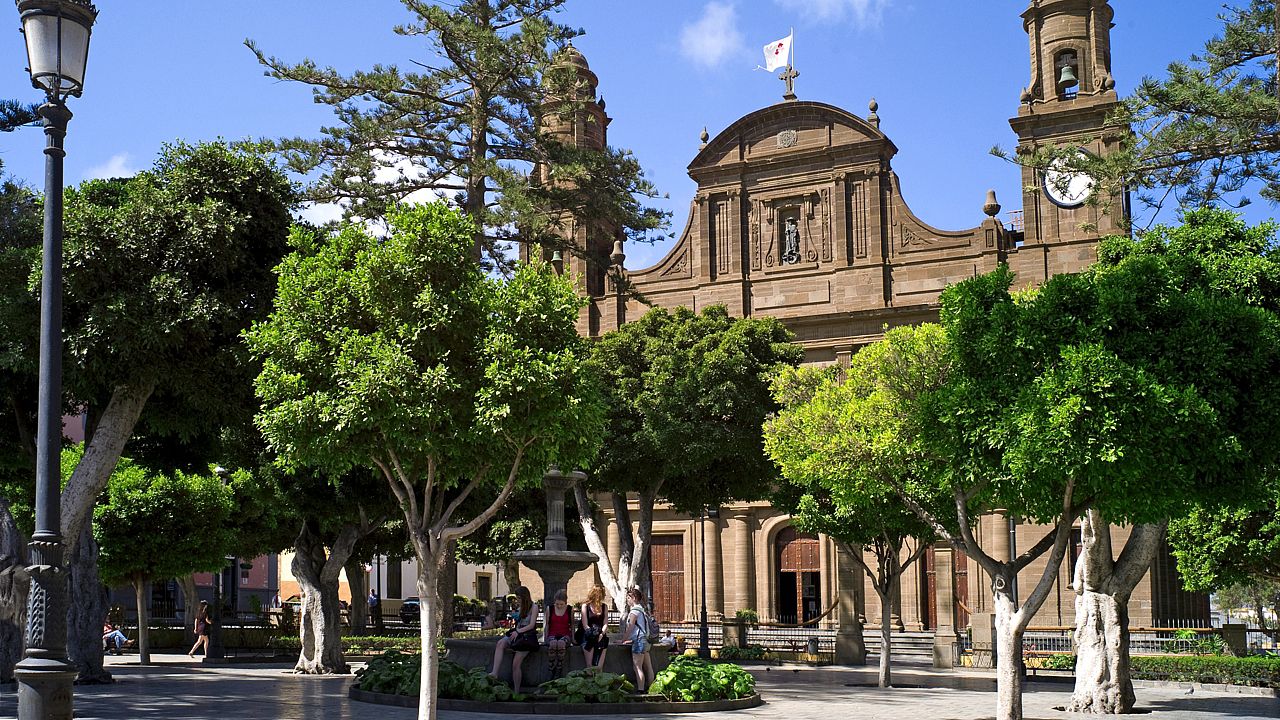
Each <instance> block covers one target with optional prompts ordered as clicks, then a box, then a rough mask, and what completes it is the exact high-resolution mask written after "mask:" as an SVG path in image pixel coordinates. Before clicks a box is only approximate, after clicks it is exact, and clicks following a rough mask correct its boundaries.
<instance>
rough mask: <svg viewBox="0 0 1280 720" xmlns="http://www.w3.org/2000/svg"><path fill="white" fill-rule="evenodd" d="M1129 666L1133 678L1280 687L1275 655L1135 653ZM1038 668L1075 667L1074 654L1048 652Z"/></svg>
mask: <svg viewBox="0 0 1280 720" xmlns="http://www.w3.org/2000/svg"><path fill="white" fill-rule="evenodd" d="M1129 665H1130V669H1131V671H1132V673H1133V679H1134V680H1170V681H1173V682H1198V683H1217V684H1222V685H1248V686H1252V687H1270V688H1280V656H1276V655H1253V656H1248V657H1233V656H1231V655H1134V656H1132V657H1130V658H1129ZM1039 667H1041V668H1044V669H1053V670H1073V669H1074V668H1075V656H1074V655H1070V654H1054V655H1046V656H1045V657H1044V658H1043V660H1042V662H1041V663H1040V664H1039Z"/></svg>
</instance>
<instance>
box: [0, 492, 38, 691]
mask: <svg viewBox="0 0 1280 720" xmlns="http://www.w3.org/2000/svg"><path fill="white" fill-rule="evenodd" d="M27 563H28V560H27V538H25V537H23V535H22V531H21V530H19V529H18V524H17V522H16V521H15V520H14V518H13V514H12V513H11V512H9V504H8V503H7V502H6V501H5V500H4V498H0V683H7V682H10V681H12V680H13V679H14V678H13V666H14V665H16V664H17V663H18V661H19V660H21V659H22V651H23V641H24V637H25V635H26V628H27V594H28V592H29V591H30V590H31V576H30V575H28V574H27Z"/></svg>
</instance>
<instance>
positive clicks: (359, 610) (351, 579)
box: [343, 557, 369, 635]
mask: <svg viewBox="0 0 1280 720" xmlns="http://www.w3.org/2000/svg"><path fill="white" fill-rule="evenodd" d="M343 569H344V570H346V572H347V587H348V588H350V589H351V604H350V605H349V606H348V607H347V620H348V622H349V623H350V625H351V634H352V635H367V634H368V633H369V588H367V587H366V585H367V584H368V583H366V582H365V580H366V579H367V578H366V576H365V573H364V563H363V562H361V561H360V559H359V558H356V557H352V558H350V559H348V560H347V564H346V566H345V567H344V568H343Z"/></svg>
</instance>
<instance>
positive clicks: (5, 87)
mask: <svg viewBox="0 0 1280 720" xmlns="http://www.w3.org/2000/svg"><path fill="white" fill-rule="evenodd" d="M97 5H98V7H99V10H100V15H99V19H98V23H97V25H96V27H95V29H94V34H93V45H92V49H91V51H90V61H89V70H88V77H87V80H86V91H85V95H84V97H83V98H80V99H78V100H73V101H72V110H73V111H74V112H75V113H76V117H75V119H74V120H72V124H71V128H70V132H69V135H68V138H67V150H68V157H67V166H66V177H67V180H68V182H71V183H74V182H79V181H81V180H84V179H86V178H89V177H98V176H113V175H121V174H128V173H131V172H133V171H136V170H139V169H142V168H145V167H147V166H149V165H150V163H151V161H152V159H153V158H154V157H155V154H156V152H157V150H158V149H159V147H160V145H161V144H162V143H164V142H167V141H172V140H174V139H179V138H181V139H186V140H202V139H211V138H216V137H225V138H229V139H239V138H244V137H262V136H285V135H314V134H316V133H317V131H318V129H319V128H320V127H321V125H323V124H325V123H327V122H329V121H330V116H329V114H328V111H327V110H326V108H324V107H323V106H317V105H315V104H314V103H312V102H311V97H310V93H309V91H308V90H307V89H305V88H303V87H300V86H296V85H291V84H282V83H279V82H277V81H274V80H272V79H270V78H266V77H263V75H262V70H261V68H260V67H259V66H258V65H257V63H256V61H255V60H254V58H253V56H252V54H250V52H249V51H248V50H247V49H246V48H245V47H244V46H243V44H242V43H243V41H244V39H245V38H253V39H254V40H256V41H257V42H258V44H259V45H260V46H261V47H262V48H263V49H264V50H266V51H267V52H268V53H270V54H274V55H278V56H280V57H283V58H286V59H302V58H304V57H311V58H313V59H315V60H316V61H317V62H319V63H321V64H326V65H333V66H335V67H337V68H338V69H340V70H352V69H357V68H367V67H369V66H371V65H372V64H374V63H388V64H391V63H396V64H406V65H407V64H409V61H410V60H413V59H423V60H425V59H429V50H428V49H427V48H425V47H424V46H422V45H421V44H420V43H419V42H417V41H414V40H409V39H405V38H400V37H398V36H396V35H394V34H393V33H392V32H391V27H392V26H393V25H394V24H395V23H397V22H400V21H402V20H404V19H406V18H407V15H406V12H405V10H404V8H403V6H402V5H401V4H400V2H399V1H398V0H359V1H358V2H356V1H352V0H252V1H250V0H219V1H218V2H194V1H191V0H185V1H179V2H174V1H173V0H163V1H162V0H98V2H97ZM1112 6H1113V7H1114V8H1115V11H1116V27H1115V29H1114V30H1113V31H1112V32H1113V35H1112V43H1113V48H1114V49H1113V60H1112V64H1113V71H1114V74H1115V77H1116V80H1117V83H1118V89H1119V90H1120V92H1121V93H1122V94H1123V93H1125V92H1127V91H1128V90H1129V89H1131V88H1132V87H1133V86H1134V85H1135V84H1136V83H1137V82H1138V81H1139V80H1140V79H1141V78H1142V77H1143V76H1144V75H1156V76H1158V75H1160V74H1162V71H1163V69H1164V67H1165V66H1166V65H1167V64H1168V62H1169V61H1170V60H1173V59H1179V58H1184V57H1186V56H1187V55H1189V54H1191V53H1192V52H1194V51H1196V50H1197V49H1199V48H1200V47H1201V46H1202V44H1203V42H1204V40H1205V39H1206V38H1207V37H1209V36H1210V35H1212V34H1213V33H1215V32H1216V30H1217V28H1218V23H1217V21H1216V20H1215V16H1216V14H1217V12H1218V11H1219V8H1220V2H1218V0H1113V2H1112ZM1025 7H1026V2H1025V0H736V1H734V0H712V1H710V2H707V1H705V0H570V2H569V3H568V4H567V8H566V11H565V12H564V13H562V14H561V15H560V17H561V19H562V21H563V22H566V23H568V24H570V25H573V26H575V27H581V28H583V29H584V30H586V35H585V36H584V37H582V38H579V39H578V40H577V41H576V43H575V44H576V45H577V46H578V48H579V49H580V50H581V51H582V52H583V53H584V54H585V55H586V57H587V58H588V60H589V62H590V63H591V66H592V69H593V70H595V71H596V73H597V74H598V75H599V77H600V92H601V94H602V95H604V97H605V98H606V100H607V103H608V112H609V114H610V115H611V116H612V117H613V124H612V125H611V126H610V128H609V132H610V141H611V143H612V144H613V145H615V146H619V147H626V148H630V149H631V150H633V151H634V152H635V153H636V155H637V157H638V158H639V159H640V161H641V162H642V163H643V164H644V166H645V168H646V170H647V171H648V173H649V176H650V178H651V179H652V180H653V181H654V182H655V184H656V185H657V186H658V188H659V189H660V190H661V191H662V192H664V193H667V194H669V196H670V198H669V199H668V200H664V201H661V203H660V204H661V205H663V206H664V207H666V208H667V209H670V210H671V211H672V212H673V213H674V216H673V218H672V226H673V230H678V229H679V228H682V227H683V226H684V222H685V219H686V215H687V211H688V203H689V200H690V199H691V197H692V195H693V191H694V185H693V183H692V181H690V180H689V177H688V175H687V173H686V170H685V168H686V166H687V165H688V163H689V161H690V160H692V159H693V156H694V154H695V153H696V152H697V149H698V142H699V140H698V136H699V133H701V131H702V128H703V127H704V126H705V127H707V129H708V131H709V132H710V133H711V135H712V136H714V135H715V134H716V133H717V132H719V131H720V130H722V129H723V128H725V127H727V126H728V125H729V124H730V123H732V122H733V121H734V120H736V119H737V118H739V117H741V116H742V115H745V114H747V113H749V112H751V111H753V110H756V109H758V108H761V107H764V106H766V105H769V104H772V103H774V102H778V101H780V100H781V96H782V90H783V87H782V83H781V82H780V81H778V80H776V79H774V78H773V77H772V76H770V75H769V74H767V73H764V72H761V71H759V70H754V69H753V68H754V67H755V66H756V65H757V64H759V63H760V62H761V59H762V58H761V47H762V46H763V45H764V44H765V43H767V42H770V41H772V40H776V39H777V38H780V37H782V36H785V35H786V34H787V33H788V31H789V30H790V29H791V28H794V29H795V51H796V68H797V70H799V71H800V78H799V79H798V80H797V81H796V92H797V94H798V95H799V96H800V98H801V99H804V100H819V101H822V102H827V103H831V104H833V105H838V106H840V107H844V108H846V109H848V110H850V111H852V112H855V113H857V114H860V115H865V114H866V112H867V101H868V100H869V99H871V98H872V97H875V98H876V99H877V101H878V102H879V104H880V109H879V115H880V117H881V129H882V130H883V131H884V132H885V133H887V134H888V135H889V137H890V138H891V139H892V140H893V141H894V143H895V144H896V145H897V146H898V148H899V153H898V155H897V157H896V158H895V159H894V169H895V170H896V171H897V173H898V175H899V176H900V177H901V179H902V187H903V192H904V194H905V196H906V199H907V202H908V203H909V204H910V205H911V206H912V209H913V210H914V211H915V212H916V213H917V214H918V215H919V216H920V217H921V219H923V220H924V221H925V222H928V223H930V224H932V225H935V226H937V227H940V228H947V229H962V228H968V227H972V226H975V225H977V224H978V223H979V222H980V221H981V219H982V211H981V207H982V203H983V200H984V194H985V192H986V190H987V189H988V188H994V189H995V190H996V191H997V193H998V195H999V198H1000V201H1001V203H1002V204H1003V205H1004V209H1005V211H1006V212H1007V211H1010V210H1017V209H1020V205H1021V189H1020V187H1019V179H1018V172H1017V169H1016V168H1014V167H1013V166H1011V165H1009V164H1008V163H1006V162H1005V161H1003V160H1000V159H997V158H995V157H992V156H991V155H990V154H988V150H989V149H990V148H991V146H993V145H997V144H999V145H1002V146H1004V147H1006V148H1009V147H1012V146H1013V144H1014V141H1015V138H1014V136H1013V133H1012V131H1011V130H1010V129H1009V125H1008V118H1009V117H1011V116H1012V115H1014V114H1015V113H1016V110H1017V102H1018V94H1019V90H1020V88H1021V87H1023V86H1024V85H1026V84H1027V82H1028V75H1029V72H1030V70H1029V60H1028V42H1027V36H1026V34H1025V33H1024V32H1023V29H1022V24H1021V19H1020V17H1019V15H1020V13H1021V12H1022V10H1023V9H1024V8H1025ZM4 13H8V15H7V16H6V17H8V18H9V21H10V23H11V27H13V28H16V27H17V25H18V18H17V13H16V10H14V9H13V8H12V6H11V5H10V6H9V7H8V9H5V8H0V15H3V14H4ZM24 67H25V52H24V50H23V48H22V36H21V35H20V34H19V33H18V32H13V31H11V32H6V33H2V34H0V96H2V97H12V98H18V99H22V98H26V99H31V100H35V99H38V98H37V97H36V96H35V95H34V91H32V90H30V86H29V81H28V80H27V78H26V74H25V72H24V70H23V69H24ZM42 145H43V136H42V134H41V133H40V132H39V131H38V130H21V131H18V132H15V133H11V134H3V135H0V161H2V162H3V163H4V166H5V170H6V171H7V172H9V173H12V174H14V175H16V176H18V177H19V178H22V179H25V180H26V181H27V182H29V183H31V184H33V185H37V186H38V185H39V184H40V183H41V182H42V177H43V170H42V163H43V156H42V154H41V152H40V151H41V147H42ZM1274 214H1275V209H1274V208H1272V207H1269V206H1267V205H1266V204H1265V203H1264V202H1259V203H1257V204H1255V205H1254V206H1253V207H1252V208H1251V209H1250V210H1249V211H1248V213H1247V215H1248V216H1249V218H1250V219H1251V220H1258V219H1261V218H1263V217H1269V216H1271V215H1274ZM1164 219H1167V220H1168V221H1173V220H1174V219H1175V218H1174V217H1173V216H1172V215H1169V216H1167V218H1164ZM668 246H669V243H661V244H659V245H657V246H655V247H631V248H628V256H629V259H628V263H627V264H628V266H630V267H633V268H637V267H642V266H645V265H648V264H650V263H652V262H654V261H656V260H657V259H659V258H660V257H661V256H662V254H664V252H665V250H666V249H667V247H668Z"/></svg>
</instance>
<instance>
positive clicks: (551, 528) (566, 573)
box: [512, 465, 598, 612]
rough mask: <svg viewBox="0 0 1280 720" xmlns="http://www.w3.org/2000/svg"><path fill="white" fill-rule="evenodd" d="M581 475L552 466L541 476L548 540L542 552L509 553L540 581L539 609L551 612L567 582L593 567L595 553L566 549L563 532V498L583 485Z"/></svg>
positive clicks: (583, 479) (581, 473)
mask: <svg viewBox="0 0 1280 720" xmlns="http://www.w3.org/2000/svg"><path fill="white" fill-rule="evenodd" d="M586 479H587V475H586V473H583V472H578V471H575V472H571V473H569V474H568V475H565V474H564V473H561V472H560V468H558V467H556V466H554V465H552V466H551V469H550V470H547V473H546V474H545V475H543V476H542V489H543V490H544V491H546V494H547V537H546V538H544V539H543V541H542V549H541V550H520V551H517V552H515V553H512V557H514V558H515V559H517V560H519V561H520V562H521V563H523V564H524V565H525V567H527V568H529V569H530V570H532V571H534V572H535V573H537V574H538V577H540V578H542V607H543V608H544V610H545V611H548V612H549V611H550V610H551V608H552V607H554V605H555V596H556V593H557V592H558V591H560V590H565V589H567V588H568V587H569V578H571V577H573V576H574V575H575V574H576V573H577V572H579V571H581V570H586V569H587V568H589V567H591V566H592V565H594V564H595V563H596V560H597V559H598V558H597V556H596V554H595V553H590V552H580V551H577V550H570V549H569V538H568V537H567V536H565V532H564V494H565V492H566V491H567V490H569V489H570V488H572V487H573V486H574V484H575V483H579V482H586Z"/></svg>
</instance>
